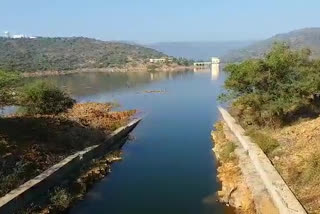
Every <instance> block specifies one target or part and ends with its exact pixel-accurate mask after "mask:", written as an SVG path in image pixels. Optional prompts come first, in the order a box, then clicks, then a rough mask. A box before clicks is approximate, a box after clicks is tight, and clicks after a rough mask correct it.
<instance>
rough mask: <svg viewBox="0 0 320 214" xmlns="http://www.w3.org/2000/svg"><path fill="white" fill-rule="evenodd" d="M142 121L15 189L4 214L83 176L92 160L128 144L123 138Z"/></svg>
mask: <svg viewBox="0 0 320 214" xmlns="http://www.w3.org/2000/svg"><path fill="white" fill-rule="evenodd" d="M140 121H141V119H136V120H133V121H131V122H130V123H128V124H127V125H126V126H123V127H120V128H119V129H117V130H116V131H114V132H113V133H112V134H111V135H110V136H109V137H108V138H107V140H106V141H105V142H104V143H102V144H100V145H94V146H91V147H88V148H86V149H84V150H83V151H79V152H77V153H75V154H73V155H70V156H69V157H67V158H65V159H64V160H62V161H61V162H59V163H58V164H56V165H54V166H52V167H51V168H49V169H48V170H46V171H44V172H43V173H41V174H40V175H39V176H37V177H35V178H34V179H31V180H29V181H28V182H26V183H24V184H23V185H21V186H20V187H18V188H17V189H14V190H12V191H11V192H9V193H8V194H7V195H5V196H4V197H2V198H0V213H6V214H10V213H15V212H17V211H18V210H21V209H23V208H24V207H25V206H27V205H28V204H30V203H32V202H35V201H38V200H43V199H44V198H46V197H47V194H48V190H49V189H51V188H52V187H54V186H56V185H59V184H60V183H61V182H62V181H64V180H66V179H72V178H73V177H76V176H77V175H78V174H79V170H80V168H81V166H83V165H84V164H87V163H88V162H90V161H91V160H92V159H95V158H100V157H102V156H104V155H105V154H106V152H108V151H110V150H111V149H112V148H115V147H121V146H122V145H118V144H123V143H124V142H123V141H121V139H122V138H124V137H125V136H127V135H128V133H130V132H131V131H132V130H133V129H134V128H135V127H136V126H137V124H138V123H139V122H140Z"/></svg>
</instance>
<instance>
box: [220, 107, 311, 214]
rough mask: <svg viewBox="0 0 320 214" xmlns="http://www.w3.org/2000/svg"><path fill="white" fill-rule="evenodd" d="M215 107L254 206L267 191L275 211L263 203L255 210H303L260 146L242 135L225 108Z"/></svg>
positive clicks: (288, 213)
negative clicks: (219, 114)
mask: <svg viewBox="0 0 320 214" xmlns="http://www.w3.org/2000/svg"><path fill="white" fill-rule="evenodd" d="M219 111H220V113H221V115H222V118H223V120H224V122H225V124H226V126H227V128H228V129H229V130H230V133H229V134H228V133H226V135H227V136H229V138H230V140H232V141H233V142H235V143H236V145H237V146H238V147H239V148H238V149H236V155H237V156H238V158H239V166H240V168H241V171H242V173H243V174H244V177H245V181H246V183H247V185H248V186H249V188H250V190H251V192H252V194H253V197H256V198H255V204H256V206H257V205H258V206H260V205H261V202H262V200H261V198H260V196H261V197H263V198H265V197H264V196H265V195H266V194H267V200H268V199H271V201H272V204H273V205H274V206H275V207H276V209H277V212H275V211H274V212H271V210H270V209H269V210H268V209H266V207H264V208H263V207H257V213H270V214H273V213H280V214H306V213H307V212H306V211H305V209H304V208H303V206H302V205H301V204H300V202H299V201H298V200H297V198H296V197H295V195H294V194H293V193H292V192H291V190H290V188H289V187H288V186H287V185H286V183H285V182H284V180H283V179H282V177H281V176H280V174H279V173H278V172H277V170H276V169H275V168H274V166H273V165H272V163H271V161H270V160H269V158H268V157H267V156H266V155H265V154H264V152H263V151H262V150H261V149H260V147H259V146H258V145H257V144H255V143H253V142H252V141H251V139H250V138H249V137H248V136H246V135H245V130H244V129H243V128H242V127H241V126H240V125H239V124H237V122H236V121H235V119H234V118H233V117H232V116H231V115H230V114H229V113H228V112H227V111H226V110H225V109H223V108H221V107H219ZM271 206H272V205H271Z"/></svg>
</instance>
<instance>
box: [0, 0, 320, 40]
mask: <svg viewBox="0 0 320 214" xmlns="http://www.w3.org/2000/svg"><path fill="white" fill-rule="evenodd" d="M318 8H320V2H319V1H316V0H309V1H308V3H307V4H306V3H305V2H302V1H298V0H283V1H281V2H279V1H277V0H270V1H263V2H261V1H259V2H257V1H255V0H243V1H237V0H227V1H223V2H222V1H218V0H200V1H192V0H184V1H181V0H177V1H169V0H163V1H161V2H151V1H147V0H133V1H129V2H128V1H124V0H119V1H103V0H93V1H85V0H77V1H76V0H69V1H62V0H56V1H42V0H33V1H10V0H3V1H2V2H1V8H0V13H1V15H2V17H4V18H3V19H2V21H0V30H1V31H10V32H12V34H26V35H30V36H33V35H35V36H43V37H48V36H49V37H57V36H65V37H70V36H84V37H90V38H96V39H101V40H107V41H136V42H138V43H154V42H168V41H169V42H172V41H243V40H261V39H265V38H268V37H271V36H273V35H275V34H278V33H284V32H289V31H292V30H296V29H301V28H305V27H317V26H319V24H318V20H319V18H320V14H319V13H318Z"/></svg>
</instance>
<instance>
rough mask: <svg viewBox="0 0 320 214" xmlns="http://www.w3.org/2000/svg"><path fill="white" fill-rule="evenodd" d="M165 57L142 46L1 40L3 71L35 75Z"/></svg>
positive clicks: (0, 66) (74, 39)
mask: <svg viewBox="0 0 320 214" xmlns="http://www.w3.org/2000/svg"><path fill="white" fill-rule="evenodd" d="M162 56H165V55H164V54H162V53H160V52H158V51H155V50H152V49H149V48H145V47H142V46H138V45H130V44H124V43H118V42H104V41H99V40H95V39H89V38H83V37H71V38H62V37H58V38H36V39H28V38H22V39H11V38H1V37H0V70H1V69H2V70H7V71H21V72H35V71H61V70H74V69H79V68H106V67H121V66H125V65H130V64H132V65H136V64H137V63H142V62H147V61H148V59H149V58H159V57H162Z"/></svg>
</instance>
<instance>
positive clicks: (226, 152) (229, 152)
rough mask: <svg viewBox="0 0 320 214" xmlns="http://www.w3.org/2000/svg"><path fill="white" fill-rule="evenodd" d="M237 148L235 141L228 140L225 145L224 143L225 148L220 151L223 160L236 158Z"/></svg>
mask: <svg viewBox="0 0 320 214" xmlns="http://www.w3.org/2000/svg"><path fill="white" fill-rule="evenodd" d="M235 149H236V145H235V144H234V143H233V142H231V141H228V142H227V143H226V144H225V145H223V148H222V150H221V152H220V153H219V155H220V158H221V160H222V161H223V162H225V161H231V160H233V159H234V158H235V156H234V153H233V152H234V150H235Z"/></svg>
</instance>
